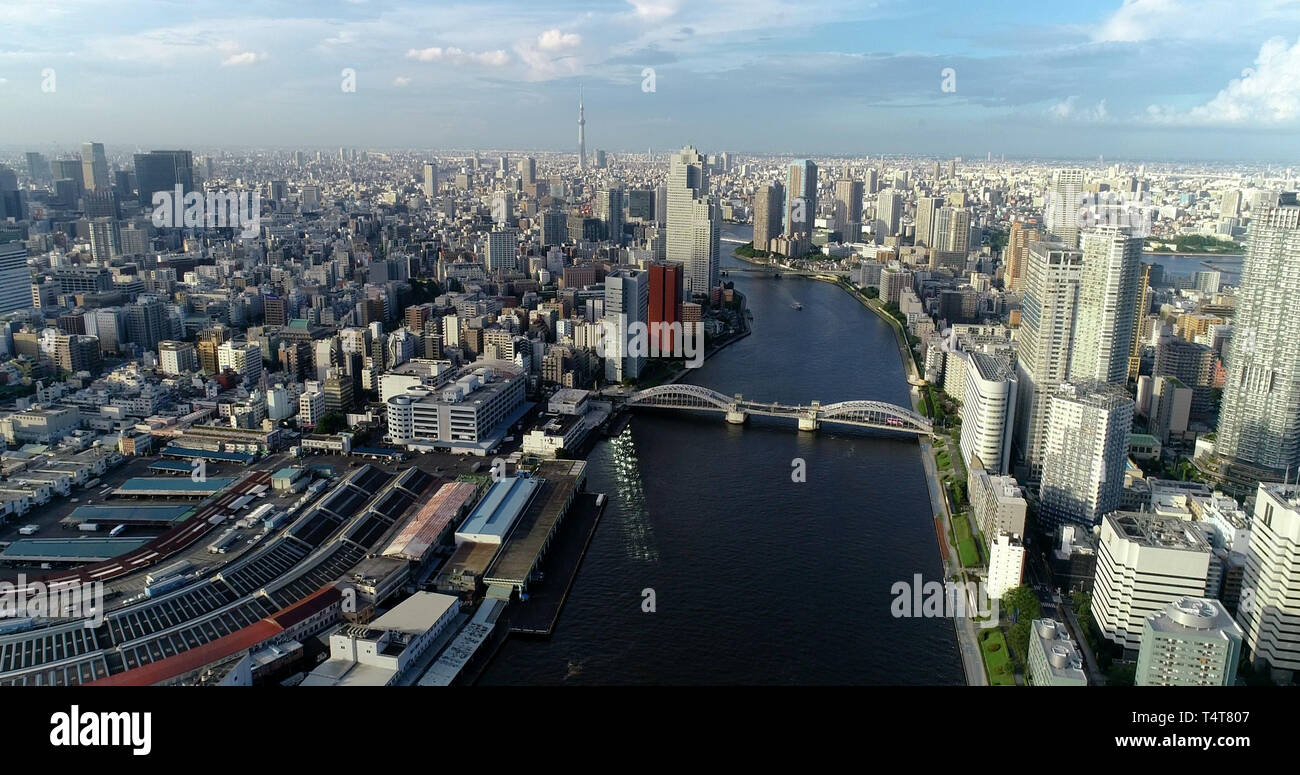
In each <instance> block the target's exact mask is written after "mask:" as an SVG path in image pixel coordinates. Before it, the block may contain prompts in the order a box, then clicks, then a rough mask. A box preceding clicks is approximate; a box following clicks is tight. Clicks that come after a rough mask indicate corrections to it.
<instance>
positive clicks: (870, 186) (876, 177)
mask: <svg viewBox="0 0 1300 775" xmlns="http://www.w3.org/2000/svg"><path fill="white" fill-rule="evenodd" d="M864 182H865V183H866V186H865V188H866V192H867V193H868V194H875V193H877V192H879V191H880V171H879V170H877V169H876V168H875V167H870V168H868V169H867V179H866V181H864Z"/></svg>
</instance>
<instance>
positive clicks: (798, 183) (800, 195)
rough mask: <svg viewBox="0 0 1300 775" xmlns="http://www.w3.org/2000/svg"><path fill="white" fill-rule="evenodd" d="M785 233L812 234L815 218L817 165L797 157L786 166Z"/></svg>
mask: <svg viewBox="0 0 1300 775" xmlns="http://www.w3.org/2000/svg"><path fill="white" fill-rule="evenodd" d="M785 197H786V199H785V222H784V225H783V229H782V231H783V232H784V233H785V234H812V228H813V221H814V220H815V219H816V218H817V165H816V164H814V163H812V162H811V161H809V160H808V159H799V160H798V161H794V162H791V163H790V166H789V167H787V168H786V181H785Z"/></svg>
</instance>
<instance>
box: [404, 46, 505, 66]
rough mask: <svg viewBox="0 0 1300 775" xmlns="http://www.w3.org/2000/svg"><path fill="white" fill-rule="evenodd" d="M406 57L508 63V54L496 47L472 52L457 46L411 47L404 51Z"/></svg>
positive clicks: (464, 62) (490, 63)
mask: <svg viewBox="0 0 1300 775" xmlns="http://www.w3.org/2000/svg"><path fill="white" fill-rule="evenodd" d="M406 58H407V59H414V60H417V61H420V62H449V63H451V64H453V65H468V64H479V65H486V66H488V67H502V66H503V65H507V64H509V63H510V55H509V54H507V53H506V52H504V51H502V50H500V49H497V50H496V51H483V52H480V53H477V54H476V53H473V52H470V51H462V50H460V49H458V48H454V47H453V48H441V47H438V46H434V47H431V48H420V49H416V48H413V49H411V50H409V51H407V52H406Z"/></svg>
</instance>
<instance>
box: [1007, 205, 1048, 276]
mask: <svg viewBox="0 0 1300 775" xmlns="http://www.w3.org/2000/svg"><path fill="white" fill-rule="evenodd" d="M1036 225H1037V224H1034V226H1036ZM1042 238H1043V235H1042V233H1041V232H1040V231H1038V229H1037V228H1034V227H1033V226H1031V225H1030V224H1027V223H1025V222H1024V221H1012V222H1011V230H1010V231H1009V232H1008V233H1007V246H1006V248H1005V249H1004V251H1003V254H1002V255H1003V256H1004V259H1003V261H1004V263H1005V266H1004V268H1003V271H1002V284H1003V286H1004V287H1005V288H1007V289H1008V290H1012V291H1017V292H1019V291H1020V289H1021V286H1022V284H1023V281H1024V274H1025V262H1026V261H1027V260H1028V257H1029V245H1030V244H1031V243H1034V242H1038V241H1040V240H1041V239H1042Z"/></svg>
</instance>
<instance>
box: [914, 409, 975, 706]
mask: <svg viewBox="0 0 1300 775" xmlns="http://www.w3.org/2000/svg"><path fill="white" fill-rule="evenodd" d="M912 392H913V403H915V402H916V399H915V393H916V391H912ZM921 464H922V465H923V466H924V467H925V481H926V484H927V485H928V486H929V488H930V503H931V504H932V505H933V506H934V507H935V511H936V513H938V514H942V515H943V530H944V531H945V532H947V531H948V530H950V529H951V526H952V515H951V514H949V512H948V499H947V498H946V497H945V496H944V493H943V487H942V485H941V484H940V482H941V480H940V479H939V471H938V468H937V467H936V466H935V462H934V448H933V446H932V445H931V444H930V440H929V439H926V438H921ZM941 545H946V546H947V548H948V551H947V554H946V556H945V557H944V558H943V575H944V578H945V579H950V578H952V576H953V574H954V573H955V572H957V571H959V570H960V568H961V561H960V559H959V558H958V557H957V547H956V546H954V545H953V544H952V543H950V542H944V543H943V544H941ZM953 627H954V628H955V629H956V631H957V647H958V648H959V649H960V650H961V661H962V666H963V667H964V668H965V670H966V683H967V684H969V685H971V686H988V678H987V677H986V676H985V675H984V658H983V657H982V656H980V647H979V640H978V637H977V633H976V627H975V623H974V622H973V621H972V620H971V619H970V618H968V617H965V616H956V617H954V618H953Z"/></svg>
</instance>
